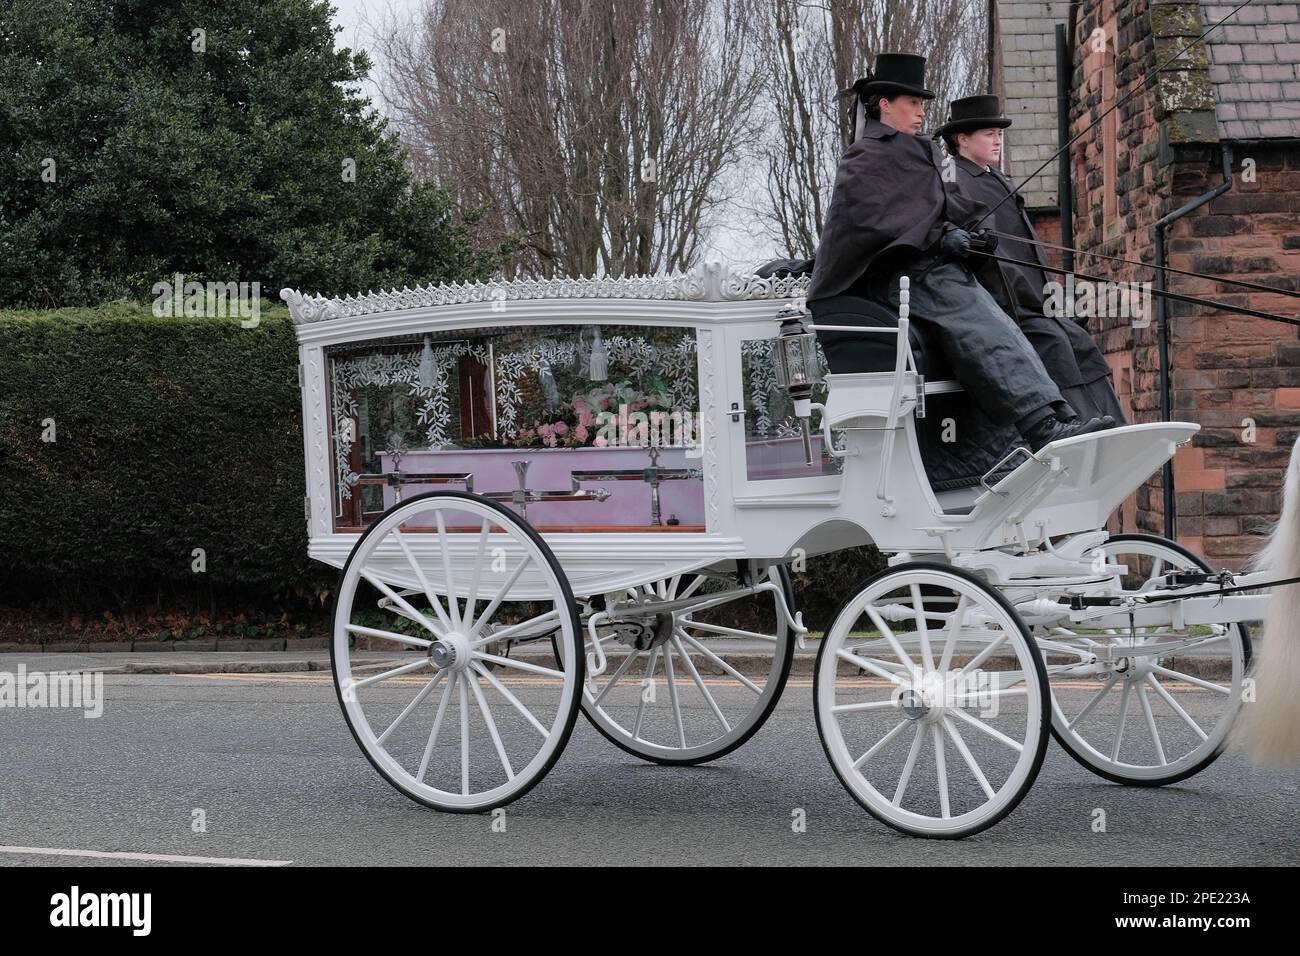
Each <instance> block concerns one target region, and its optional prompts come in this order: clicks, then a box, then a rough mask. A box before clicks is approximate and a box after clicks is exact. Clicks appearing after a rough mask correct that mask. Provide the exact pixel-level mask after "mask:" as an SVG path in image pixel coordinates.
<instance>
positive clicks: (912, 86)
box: [853, 53, 934, 101]
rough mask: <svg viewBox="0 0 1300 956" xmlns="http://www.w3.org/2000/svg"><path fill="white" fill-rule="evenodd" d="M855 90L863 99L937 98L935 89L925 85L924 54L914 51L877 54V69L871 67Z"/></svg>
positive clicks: (854, 87)
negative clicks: (903, 96)
mask: <svg viewBox="0 0 1300 956" xmlns="http://www.w3.org/2000/svg"><path fill="white" fill-rule="evenodd" d="M853 89H854V90H856V91H857V94H858V96H859V97H861V98H862V100H863V101H868V100H870V99H871V98H872V97H878V96H901V95H904V94H910V95H912V96H919V97H921V98H922V99H926V100H932V99H934V92H933V91H931V90H927V89H926V88H925V57H923V56H917V55H916V54H915V53H878V54H876V68H875V69H874V70H868V71H867V75H866V76H864V77H862V79H860V80H858V81H857V82H856V83H854V84H853Z"/></svg>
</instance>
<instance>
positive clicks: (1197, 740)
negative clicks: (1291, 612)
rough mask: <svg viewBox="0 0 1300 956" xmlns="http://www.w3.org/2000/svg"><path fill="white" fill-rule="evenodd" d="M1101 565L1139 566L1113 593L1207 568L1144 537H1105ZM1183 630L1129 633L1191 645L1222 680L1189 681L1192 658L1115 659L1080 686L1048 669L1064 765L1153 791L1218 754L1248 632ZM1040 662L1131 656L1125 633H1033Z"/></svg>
mask: <svg viewBox="0 0 1300 956" xmlns="http://www.w3.org/2000/svg"><path fill="white" fill-rule="evenodd" d="M1100 547H1101V550H1102V551H1103V552H1105V554H1106V557H1107V560H1109V561H1110V562H1111V563H1119V564H1124V563H1128V562H1125V560H1124V558H1125V557H1126V556H1128V557H1134V558H1139V559H1146V560H1145V561H1139V562H1137V563H1134V564H1132V565H1131V566H1130V570H1129V573H1128V574H1127V575H1126V576H1125V578H1124V580H1123V581H1122V582H1121V583H1122V584H1123V585H1124V589H1123V592H1122V593H1134V592H1136V591H1144V590H1150V589H1151V588H1153V587H1155V586H1156V585H1158V584H1160V583H1161V582H1160V580H1159V579H1160V577H1161V575H1163V574H1164V573H1166V572H1168V571H1209V570H1210V566H1209V565H1208V564H1206V563H1205V562H1204V561H1202V560H1201V559H1200V558H1199V557H1197V556H1196V555H1195V554H1194V553H1192V552H1191V551H1189V550H1188V549H1186V548H1184V547H1183V546H1182V545H1180V544H1178V543H1176V542H1173V541H1169V540H1168V539H1165V538H1161V537H1157V536H1156V535H1147V534H1121V535H1114V536H1113V537H1111V538H1110V539H1109V540H1108V541H1106V543H1105V544H1103V545H1101V546H1100ZM1196 629H1197V630H1199V631H1202V632H1203V633H1201V634H1199V635H1197V634H1193V633H1190V630H1191V629H1184V630H1183V631H1175V630H1174V629H1173V628H1169V629H1159V630H1157V629H1156V628H1150V627H1147V628H1143V627H1139V628H1136V634H1137V640H1138V643H1139V644H1141V645H1148V646H1149V645H1152V644H1159V643H1172V642H1175V641H1176V642H1178V643H1183V642H1185V641H1188V640H1195V639H1196V638H1198V637H1200V638H1203V640H1199V641H1198V645H1199V647H1200V648H1202V649H1205V650H1211V649H1213V650H1219V651H1222V652H1223V654H1222V656H1225V657H1227V658H1228V661H1229V665H1228V666H1229V669H1230V673H1229V675H1228V676H1227V677H1226V678H1224V677H1217V678H1207V677H1205V676H1203V675H1197V674H1189V673H1187V672H1186V671H1185V670H1183V669H1179V668H1180V667H1187V666H1188V664H1190V662H1191V661H1192V660H1193V658H1191V657H1189V656H1188V653H1187V652H1188V651H1189V650H1194V649H1193V648H1185V649H1183V650H1182V651H1181V653H1182V654H1183V659H1184V661H1185V662H1186V663H1184V664H1181V665H1179V666H1176V667H1171V666H1169V665H1170V664H1172V663H1174V662H1173V661H1170V660H1168V659H1166V658H1163V657H1161V656H1156V655H1150V654H1143V655H1135V656H1133V657H1123V656H1121V657H1120V660H1121V662H1122V663H1123V669H1122V670H1120V669H1119V668H1116V669H1115V670H1114V671H1113V672H1112V673H1111V674H1110V675H1108V676H1107V677H1105V678H1103V679H1102V680H1101V681H1100V682H1097V681H1096V680H1086V681H1080V680H1079V679H1078V678H1076V677H1072V676H1071V675H1070V673H1069V671H1068V670H1067V669H1065V666H1064V665H1058V664H1056V663H1052V664H1051V665H1050V666H1049V667H1048V673H1049V676H1050V678H1051V681H1052V735H1053V736H1054V737H1056V739H1057V740H1058V741H1059V742H1060V744H1061V746H1063V747H1064V748H1065V749H1066V750H1067V751H1069V752H1070V755H1071V756H1073V757H1074V758H1075V760H1077V761H1079V763H1081V764H1083V765H1084V766H1085V767H1087V768H1088V769H1089V770H1091V771H1093V772H1094V773H1096V774H1097V775H1098V776H1101V777H1105V778H1106V779H1107V780H1113V781H1114V782H1116V783H1126V784H1131V785H1134V786H1149V787H1156V786H1161V785H1163V784H1167V783H1174V782H1175V781H1178V780H1185V779H1186V778H1188V777H1190V776H1192V775H1193V774H1196V773H1198V772H1200V771H1201V770H1203V769H1204V768H1205V767H1206V766H1208V765H1209V764H1210V763H1212V762H1213V761H1214V760H1215V758H1216V757H1218V755H1219V754H1220V753H1221V752H1222V751H1223V748H1224V746H1225V744H1226V742H1227V738H1228V734H1229V732H1230V731H1231V729H1232V723H1233V720H1234V719H1235V718H1236V715H1237V712H1238V710H1240V708H1241V696H1242V682H1243V680H1244V679H1245V675H1246V669H1247V666H1248V665H1249V663H1250V630H1249V629H1248V628H1247V627H1246V625H1244V624H1215V625H1198V626H1197V627H1196ZM1036 633H1037V636H1038V637H1040V639H1041V640H1042V641H1043V644H1042V648H1043V649H1044V650H1045V653H1046V655H1047V656H1048V658H1049V660H1051V659H1052V658H1053V657H1057V656H1066V657H1068V656H1069V655H1070V654H1071V653H1073V654H1077V655H1078V656H1079V659H1081V660H1082V659H1084V658H1086V657H1088V656H1090V655H1096V654H1097V653H1098V652H1099V651H1102V649H1103V648H1104V647H1105V645H1108V644H1109V645H1119V647H1118V648H1117V649H1118V650H1122V649H1123V648H1124V647H1128V646H1132V637H1131V636H1130V635H1129V634H1128V632H1127V629H1109V630H1107V631H1104V632H1097V631H1087V630H1082V629H1080V630H1070V629H1068V628H1059V627H1054V628H1049V629H1044V628H1037V629H1036Z"/></svg>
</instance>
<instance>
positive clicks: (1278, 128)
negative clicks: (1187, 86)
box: [1201, 0, 1300, 139]
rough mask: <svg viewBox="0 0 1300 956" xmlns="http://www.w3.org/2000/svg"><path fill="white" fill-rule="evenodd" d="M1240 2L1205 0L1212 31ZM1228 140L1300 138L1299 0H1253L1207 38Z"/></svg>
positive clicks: (1219, 113)
mask: <svg viewBox="0 0 1300 956" xmlns="http://www.w3.org/2000/svg"><path fill="white" fill-rule="evenodd" d="M1236 5H1237V4H1236V3H1227V0H1218V2H1215V3H1202V4H1201V19H1202V22H1203V23H1204V25H1205V27H1206V28H1207V29H1208V28H1209V27H1210V25H1211V24H1213V23H1217V22H1218V21H1219V20H1222V19H1223V18H1224V17H1225V16H1228V14H1229V13H1231V11H1232V8H1233V7H1235V6H1236ZM1205 43H1206V46H1207V47H1208V48H1209V58H1210V82H1211V83H1212V84H1213V85H1214V99H1215V118H1216V119H1217V120H1218V125H1219V135H1220V136H1221V137H1223V138H1225V139H1284V138H1300V2H1290V3H1277V2H1271V0H1255V2H1254V3H1252V4H1250V5H1249V6H1246V7H1243V8H1242V9H1240V10H1238V11H1237V12H1236V13H1235V14H1233V15H1232V16H1230V17H1228V19H1227V20H1226V21H1225V22H1224V24H1223V26H1221V27H1217V28H1215V29H1214V30H1211V31H1210V33H1209V35H1208V36H1207V37H1206V38H1205Z"/></svg>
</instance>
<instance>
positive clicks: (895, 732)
mask: <svg viewBox="0 0 1300 956" xmlns="http://www.w3.org/2000/svg"><path fill="white" fill-rule="evenodd" d="M813 696H814V713H815V714H816V717H817V730H818V733H819V734H820V735H821V740H822V746H823V747H825V748H826V755H827V757H829V758H830V762H831V766H832V767H833V768H834V770H835V773H836V775H837V776H838V777H839V778H840V782H841V783H843V784H844V786H845V788H846V789H847V790H848V791H849V793H851V794H852V795H853V797H854V799H856V800H857V801H858V802H859V803H860V804H862V806H863V807H865V808H866V810H867V811H868V812H869V813H871V814H872V815H873V816H875V817H876V818H877V819H879V820H881V821H882V822H884V823H887V824H889V826H891V827H893V828H894V829H896V830H901V831H902V832H904V833H910V834H914V835H916V836H924V837H936V838H947V839H953V838H958V837H964V836H969V835H970V834H973V833H978V832H979V831H981V830H984V829H987V828H988V827H991V826H993V825H994V824H995V823H997V822H998V821H999V820H1001V819H1002V818H1003V817H1004V816H1006V815H1007V814H1008V813H1010V812H1011V811H1012V810H1013V809H1014V808H1015V806H1016V804H1018V803H1019V802H1020V800H1021V799H1022V798H1023V797H1024V795H1025V794H1026V793H1027V792H1028V790H1029V787H1030V786H1031V785H1032V784H1033V782H1034V778H1035V777H1036V776H1037V775H1038V770H1039V767H1041V766H1042V763H1043V755H1044V753H1045V751H1046V748H1047V739H1048V733H1049V720H1050V713H1051V710H1050V698H1049V694H1048V687H1047V673H1046V671H1045V670H1044V667H1043V661H1042V658H1041V657H1040V656H1039V653H1038V649H1037V647H1036V646H1035V645H1034V643H1033V641H1032V640H1031V639H1030V636H1029V632H1028V630H1027V629H1026V628H1025V625H1024V624H1023V622H1022V621H1021V620H1020V618H1019V616H1018V615H1017V614H1016V612H1015V610H1014V609H1013V608H1012V607H1011V605H1010V604H1009V603H1008V602H1007V600H1006V598H1004V597H1003V596H1002V595H1001V594H1000V593H999V592H998V591H997V590H995V589H993V588H991V587H990V586H989V585H987V584H985V583H984V582H983V581H981V580H980V579H979V578H977V577H975V576H974V575H972V574H969V573H967V572H965V571H960V570H957V569H955V568H950V567H945V566H943V565H933V564H920V563H910V564H902V565H898V566H897V567H893V568H889V569H887V570H885V571H883V572H881V573H880V574H877V575H876V576H875V577H873V578H871V579H870V580H868V581H867V582H866V584H864V585H863V586H862V588H861V589H860V590H859V591H858V593H857V594H855V595H853V596H852V597H850V598H849V599H848V600H847V601H846V602H845V603H844V605H843V607H842V608H841V609H840V611H839V612H838V613H837V614H836V616H835V619H834V621H833V622H832V624H831V626H830V628H829V629H828V630H827V632H826V636H825V637H824V638H823V639H822V642H821V647H820V649H819V650H818V652H817V664H816V675H815V678H814V682H813Z"/></svg>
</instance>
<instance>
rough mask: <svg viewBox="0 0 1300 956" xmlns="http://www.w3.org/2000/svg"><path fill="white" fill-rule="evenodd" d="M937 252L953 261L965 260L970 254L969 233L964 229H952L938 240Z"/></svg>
mask: <svg viewBox="0 0 1300 956" xmlns="http://www.w3.org/2000/svg"><path fill="white" fill-rule="evenodd" d="M939 251H940V252H942V253H943V254H944V255H946V256H951V257H952V258H954V259H965V258H966V255H967V254H968V253H969V252H970V233H969V232H967V231H966V230H965V229H953V230H952V231H950V232H948V233H945V234H944V237H943V238H942V239H940V240H939Z"/></svg>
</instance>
